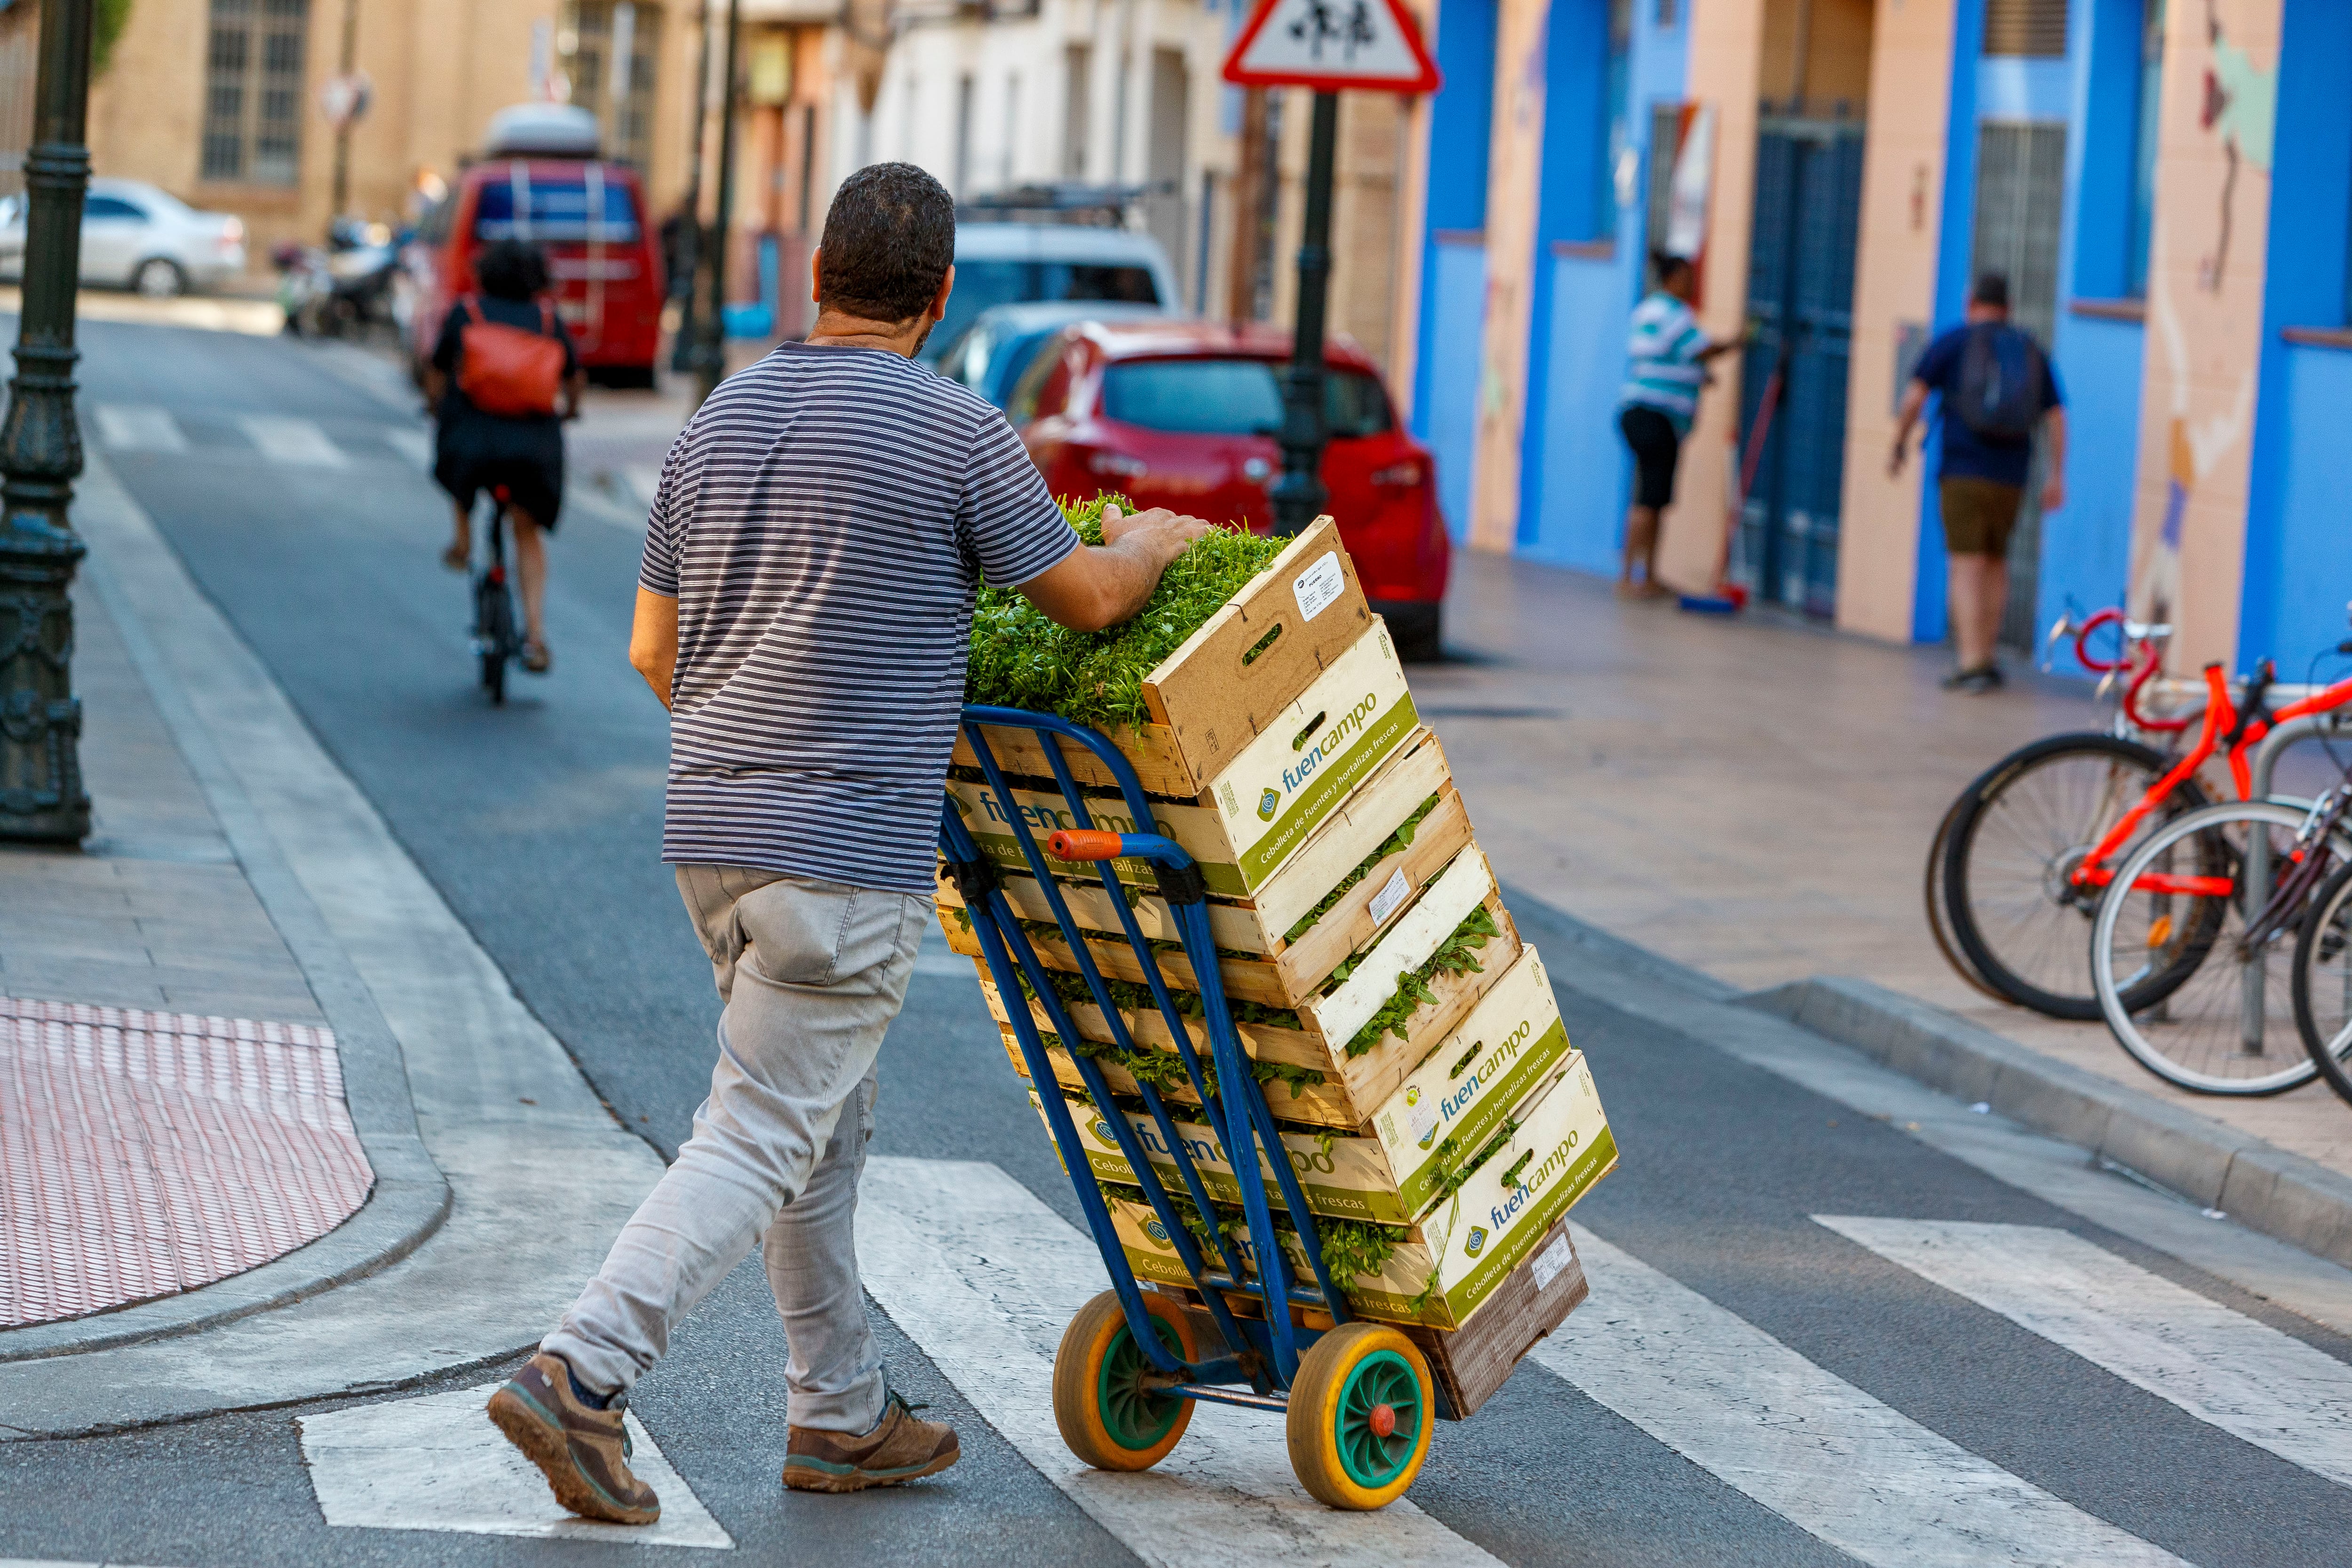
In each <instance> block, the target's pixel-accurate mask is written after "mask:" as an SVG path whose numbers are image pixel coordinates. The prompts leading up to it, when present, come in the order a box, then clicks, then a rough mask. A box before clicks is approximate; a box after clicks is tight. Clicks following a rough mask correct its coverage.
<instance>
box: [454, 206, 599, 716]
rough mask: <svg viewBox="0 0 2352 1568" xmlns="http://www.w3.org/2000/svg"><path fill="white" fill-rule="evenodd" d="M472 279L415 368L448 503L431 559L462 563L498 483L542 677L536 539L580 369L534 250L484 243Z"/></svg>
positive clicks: (541, 580) (552, 491)
mask: <svg viewBox="0 0 2352 1568" xmlns="http://www.w3.org/2000/svg"><path fill="white" fill-rule="evenodd" d="M474 277H475V280H476V281H477V283H478V285H479V286H480V292H478V293H476V294H469V295H467V296H466V297H465V298H463V299H461V300H458V301H457V303H456V304H455V305H453V306H452V307H451V308H450V310H449V315H448V318H447V319H446V321H443V322H442V323H441V337H440V341H439V342H436V344H435V345H434V349H433V358H432V361H431V363H430V364H429V365H428V367H427V368H426V370H425V396H426V398H427V399H428V400H429V401H430V402H431V404H432V405H433V409H434V416H435V418H436V420H437V421H438V424H439V429H438V432H437V434H436V439H435V447H434V460H433V478H434V479H435V480H436V481H437V482H438V483H439V484H440V486H441V488H442V489H445V490H446V491H448V492H449V499H450V500H451V502H452V503H453V505H454V507H455V510H456V521H457V531H456V533H455V534H454V535H453V536H452V537H451V539H450V542H449V548H448V549H446V550H445V551H443V552H441V563H442V564H443V565H445V566H447V567H448V568H449V569H450V570H451V571H453V572H463V571H464V570H466V566H467V561H468V559H469V558H470V557H471V556H472V554H473V550H474V521H473V514H474V499H475V497H477V496H478V495H479V494H480V493H481V492H482V491H484V490H494V489H498V488H499V487H501V486H503V487H504V488H505V489H506V491H507V494H508V496H509V505H508V515H509V516H510V517H511V518H512V519H513V520H514V538H515V558H516V561H515V563H516V565H517V567H518V568H519V570H520V576H521V578H522V616H523V633H524V640H523V649H522V667H523V668H525V669H527V670H529V671H530V672H531V673H532V674H533V675H545V674H546V673H547V671H548V668H549V665H550V664H551V656H550V654H549V652H548V647H547V629H546V626H545V624H544V623H543V622H542V621H541V618H540V607H541V602H542V600H543V599H544V597H545V594H546V587H547V553H546V550H545V546H544V536H545V535H547V534H549V533H552V532H553V531H555V521H556V516H557V514H558V513H559V512H560V511H561V510H562V506H563V424H562V422H563V421H564V420H566V419H573V418H577V417H578V416H579V414H580V398H581V395H582V394H583V392H584V391H586V389H587V385H588V373H587V372H586V371H584V370H583V369H582V368H581V365H580V356H579V353H577V352H576V351H575V350H574V349H573V347H572V334H571V333H569V332H567V331H564V328H563V322H562V319H561V318H560V317H559V316H557V314H556V312H555V306H554V303H553V301H552V300H550V299H549V298H548V297H547V289H548V270H547V257H546V254H545V253H544V252H542V251H541V249H540V248H539V247H537V246H535V245H531V244H529V243H527V242H525V241H522V240H517V239H502V240H499V241H497V242H495V243H494V244H491V245H488V246H485V247H483V248H482V250H481V253H480V254H479V255H478V256H477V257H476V258H475V260H474ZM559 405H561V406H560V408H559Z"/></svg>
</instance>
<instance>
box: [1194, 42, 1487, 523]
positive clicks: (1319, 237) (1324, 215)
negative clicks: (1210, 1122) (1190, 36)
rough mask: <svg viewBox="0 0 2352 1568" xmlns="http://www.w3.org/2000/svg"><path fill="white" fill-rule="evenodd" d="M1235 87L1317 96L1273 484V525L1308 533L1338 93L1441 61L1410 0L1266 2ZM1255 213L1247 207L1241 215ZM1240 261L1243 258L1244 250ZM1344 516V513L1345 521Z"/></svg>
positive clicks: (1319, 485) (1318, 431)
mask: <svg viewBox="0 0 2352 1568" xmlns="http://www.w3.org/2000/svg"><path fill="white" fill-rule="evenodd" d="M1223 74H1224V79H1226V80H1227V81H1229V82H1232V83H1233V84H1234V86H1236V87H1244V88H1259V89H1263V88H1274V87H1303V88H1306V89H1308V90H1310V91H1312V92H1313V93H1314V94H1315V123H1314V127H1313V133H1312V134H1311V135H1309V136H1308V138H1307V212H1306V215H1305V216H1306V220H1307V221H1306V224H1305V233H1304V235H1303V237H1301V240H1300V243H1299V247H1298V310H1297V323H1296V331H1295V335H1294V336H1293V338H1292V340H1291V350H1290V364H1289V366H1288V368H1286V370H1285V371H1284V372H1283V376H1282V432H1281V435H1282V478H1280V479H1276V481H1275V482H1274V484H1273V485H1272V486H1271V487H1270V488H1269V489H1267V491H1266V499H1267V500H1270V501H1272V502H1273V503H1274V531H1275V532H1276V533H1279V534H1286V535H1287V534H1296V533H1298V532H1301V531H1304V530H1305V529H1306V528H1307V525H1308V524H1310V523H1312V522H1313V521H1315V519H1316V517H1317V516H1318V514H1319V513H1320V512H1321V511H1322V510H1323V503H1324V502H1325V501H1326V500H1328V499H1329V498H1328V495H1327V494H1326V492H1325V490H1324V489H1323V447H1324V443H1325V442H1326V441H1327V440H1328V438H1329V431H1328V428H1327V427H1326V426H1325V424H1324V418H1323V390H1324V384H1325V374H1324V369H1323V333H1324V314H1325V310H1324V306H1325V296H1326V295H1327V294H1328V289H1329V285H1330V281H1331V179H1332V173H1333V169H1332V165H1333V164H1334V163H1337V162H1338V161H1339V94H1340V93H1342V92H1344V91H1346V90H1348V89H1351V88H1352V89H1357V90H1360V91H1365V92H1395V93H1423V92H1435V91H1436V90H1437V89H1438V87H1439V86H1440V84H1441V83H1442V81H1443V78H1441V77H1440V76H1439V75H1438V71H1437V62H1436V61H1434V60H1433V59H1431V58H1429V50H1428V49H1427V48H1426V47H1423V44H1422V41H1421V27H1420V26H1419V24H1417V23H1416V22H1415V21H1414V20H1413V17H1412V12H1411V11H1409V10H1407V9H1406V8H1405V5H1404V0H1258V5H1257V9H1256V10H1255V11H1254V12H1253V13H1251V15H1250V19H1249V20H1248V21H1247V22H1245V23H1244V24H1243V26H1242V30H1241V32H1240V34H1239V35H1238V36H1236V37H1234V47H1233V49H1232V52H1231V53H1229V54H1227V55H1226V56H1225V68H1224V73H1223ZM1250 221H1251V215H1249V214H1248V213H1246V212H1245V213H1244V215H1243V222H1244V223H1248V222H1250ZM1236 259H1237V260H1238V259H1239V255H1238V252H1237V253H1236ZM1343 521H1344V520H1343Z"/></svg>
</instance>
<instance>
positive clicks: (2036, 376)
mask: <svg viewBox="0 0 2352 1568" xmlns="http://www.w3.org/2000/svg"><path fill="white" fill-rule="evenodd" d="M2049 374H2050V370H2049V366H2048V365H2047V364H2045V363H2043V361H2042V345H2041V344H2039V343H2037V342H2034V341H2033V339H2032V337H2031V336H2030V335H2028V334H2027V333H2026V332H2025V331H2023V330H2021V329H2020V328H2017V327H2013V326H2011V325H2010V324H2009V323H2008V322H2006V321H1979V322H1978V323H1977V324H1976V325H1975V326H1973V327H1970V328H1969V341H1968V343H1967V346H1966V347H1964V348H1962V349H1961V351H1960V384H1959V385H1958V387H1957V388H1955V389H1954V390H1953V391H1952V393H1951V394H1950V395H1949V399H1948V401H1949V402H1950V404H1951V412H1952V413H1954V414H1956V415H1958V416H1959V420H1960V423H1961V424H1963V425H1965V426H1968V427H1969V429H1971V430H1973V431H1975V432H1976V433H1977V435H1978V436H1979V437H1982V438H1983V439H1985V440H1987V441H1990V442H1993V443H1995V444H1997V445H2002V446H2020V445H2022V444H2023V443H2025V442H2027V441H2031V440H2032V439H2033V429H2034V426H2037V425H2039V424H2041V423H2042V384H2043V382H2044V380H2045V379H2046V378H2047V377H2048V375H2049Z"/></svg>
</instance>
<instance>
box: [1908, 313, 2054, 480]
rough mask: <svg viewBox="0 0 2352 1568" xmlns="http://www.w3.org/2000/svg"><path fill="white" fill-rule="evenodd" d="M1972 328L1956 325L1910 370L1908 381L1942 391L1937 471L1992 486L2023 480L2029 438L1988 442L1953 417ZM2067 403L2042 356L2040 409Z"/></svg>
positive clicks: (2030, 459)
mask: <svg viewBox="0 0 2352 1568" xmlns="http://www.w3.org/2000/svg"><path fill="white" fill-rule="evenodd" d="M1971 330H1972V329H1970V328H1968V327H1954V328H1953V329H1952V330H1951V331H1948V332H1946V333H1945V334H1944V335H1943V336H1941V337H1939V338H1937V340H1936V341H1935V342H1932V343H1929V344H1928V345H1927V353H1923V354H1921V355H1920V356H1919V363H1918V365H1917V367H1916V369H1914V370H1913V371H1912V372H1911V379H1912V380H1914V381H1916V382H1919V383H1921V384H1924V385H1925V386H1926V387H1927V390H1928V391H1930V392H1937V393H1941V394H1943V396H1944V401H1943V404H1942V405H1941V408H1940V409H1939V413H1938V418H1939V420H1940V422H1941V424H1942V425H1943V427H1944V434H1943V442H1942V451H1943V460H1942V462H1941V463H1940V464H1939V465H1938V467H1937V473H1938V475H1940V476H1941V477H1942V478H1944V479H1990V480H1992V481H1993V482H1994V483H1995V484H2002V485H2016V486H2019V487H2020V488H2022V487H2023V486H2024V484H2025V471H2026V469H2027V468H2029V467H2030V466H2032V462H2033V443H2032V441H1988V440H1986V439H1985V438H1984V437H1981V436H1979V435H1978V434H1977V433H1976V432H1975V431H1974V430H1972V429H1970V428H1969V425H1968V422H1967V421H1966V420H1964V419H1955V418H1953V417H1952V415H1951V411H1950V410H1951V395H1952V394H1954V393H1955V392H1958V390H1959V386H1960V362H1961V360H1962V359H1963V358H1964V357H1965V351H1966V350H1967V348H1968V346H1969V331H1971ZM2065 401H2066V398H2065V395H2064V394H2063V393H2061V392H2060V391H2059V390H2058V372H2057V371H2056V370H2055V369H2054V368H2053V367H2052V365H2051V363H2050V356H2049V355H2048V354H2047V353H2044V354H2043V355H2042V399H2041V408H2042V412H2043V413H2044V414H2047V413H2048V412H2049V411H2050V410H2052V409H2053V408H2055V407H2057V406H2058V405H2061V404H2063V403H2064V402H2065Z"/></svg>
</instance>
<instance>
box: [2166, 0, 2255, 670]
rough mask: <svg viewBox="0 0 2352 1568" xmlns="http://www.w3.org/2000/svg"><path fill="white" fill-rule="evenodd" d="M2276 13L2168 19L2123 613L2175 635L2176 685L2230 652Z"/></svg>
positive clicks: (2250, 412) (2250, 5) (2237, 4)
mask: <svg viewBox="0 0 2352 1568" xmlns="http://www.w3.org/2000/svg"><path fill="white" fill-rule="evenodd" d="M2279 12H2280V4H2279V0H2212V13H2213V21H2214V24H2215V25H2214V26H2213V28H2212V30H2211V31H2210V32H2209V30H2208V26H2207V20H2206V8H2205V7H2203V6H2197V5H2173V6H2172V7H2171V9H2170V11H2169V12H2168V23H2167V30H2166V35H2165V40H2164V98H2163V109H2162V126H2163V129H2162V131H2161V132H2160V133H2159V135H2160V139H2159V141H2158V164H2157V192H2156V224H2155V233H2154V235H2153V236H2152V237H2151V239H2150V242H2149V252H2148V279H2147V336H2148V342H2147V370H2146V372H2145V378H2144V381H2143V383H2142V385H2141V390H2140V443H2139V485H2138V496H2137V510H2136V514H2135V526H2134V528H2133V533H2132V567H2131V608H2132V613H2133V614H2134V615H2136V616H2140V617H2142V618H2146V619H2153V620H2169V621H2170V622H2171V623H2172V624H2173V626H2175V627H2176V628H2177V629H2176V633H2175V636H2174V637H2173V641H2172V647H2171V655H2170V663H2171V668H2173V669H2174V670H2175V671H2185V670H2193V669H2196V668H2199V667H2200V666H2201V665H2203V664H2205V663H2206V662H2207V661H2209V660H2211V659H2224V660H2226V659H2229V658H2231V657H2232V654H2233V653H2234V651H2235V648H2236V645H2237V637H2238V595H2239V585H2240V579H2241V577H2242V568H2243V565H2244V559H2245V537H2246V487H2247V465H2248V459H2249V458H2250V457H2251V455H2252V434H2253V424H2254V395H2255V394H2254V384H2255V376H2256V374H2257V369H2258V366H2259V363H2260V361H2261V357H2262V313H2263V263H2264V251H2265V241H2266V238H2267V231H2268V224H2269V213H2270V203H2271V174H2270V170H2271V131H2272V122H2273V110H2274V109H2275V107H2276V103H2277V87H2278V46H2279ZM2209 92H2212V93H2214V94H2216V95H2217V98H2218V101H2213V100H2209ZM2209 113H2210V115H2211V118H2210V122H2209V121H2208V119H2207V116H2208V115H2209Z"/></svg>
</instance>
